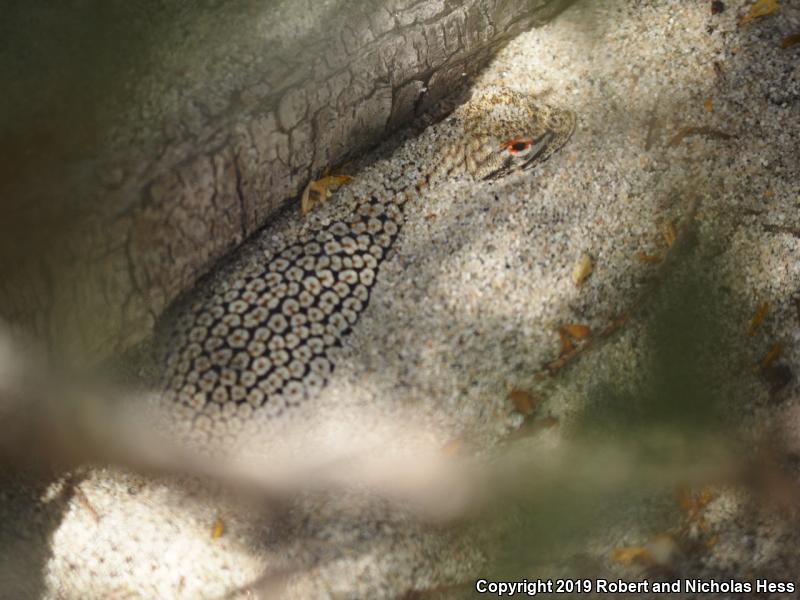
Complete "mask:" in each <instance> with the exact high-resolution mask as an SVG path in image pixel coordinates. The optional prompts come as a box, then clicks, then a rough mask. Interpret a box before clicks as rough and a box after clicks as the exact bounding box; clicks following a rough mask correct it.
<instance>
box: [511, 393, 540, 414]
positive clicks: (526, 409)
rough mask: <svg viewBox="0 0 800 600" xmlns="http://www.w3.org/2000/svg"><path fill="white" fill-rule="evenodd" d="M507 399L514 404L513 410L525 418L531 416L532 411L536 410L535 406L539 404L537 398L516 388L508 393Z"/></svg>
mask: <svg viewBox="0 0 800 600" xmlns="http://www.w3.org/2000/svg"><path fill="white" fill-rule="evenodd" d="M508 399H509V400H511V402H513V403H514V408H515V409H516V410H517V412H519V413H521V414H523V415H526V416H527V415H530V414H533V411H534V410H536V405H537V404H538V403H539V398H538V396H536V395H535V394H532V393H531V392H529V391H527V390H521V389H518V388H512V389H511V391H510V392H508Z"/></svg>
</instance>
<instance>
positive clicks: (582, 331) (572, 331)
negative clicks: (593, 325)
mask: <svg viewBox="0 0 800 600" xmlns="http://www.w3.org/2000/svg"><path fill="white" fill-rule="evenodd" d="M561 329H563V330H564V333H566V334H567V335H569V336H570V337H571V338H574V339H576V340H583V339H586V338H587V337H589V333H591V330H590V329H589V327H588V326H587V325H578V324H577V323H570V324H569V325H564V326H562V327H561Z"/></svg>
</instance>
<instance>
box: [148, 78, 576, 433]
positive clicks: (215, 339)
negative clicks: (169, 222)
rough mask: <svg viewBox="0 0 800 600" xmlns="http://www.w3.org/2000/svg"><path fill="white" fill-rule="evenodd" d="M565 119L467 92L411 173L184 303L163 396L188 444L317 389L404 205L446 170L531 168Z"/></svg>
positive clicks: (479, 174)
mask: <svg viewBox="0 0 800 600" xmlns="http://www.w3.org/2000/svg"><path fill="white" fill-rule="evenodd" d="M574 126H575V117H574V115H573V114H572V113H571V112H569V111H566V110H561V109H557V108H553V107H551V106H548V105H544V104H540V103H538V102H536V101H535V100H534V99H532V98H531V97H529V96H527V95H524V94H520V93H516V92H512V91H510V90H507V89H504V88H490V89H488V90H486V91H484V92H481V93H479V94H476V95H474V96H473V98H472V99H471V100H470V101H469V102H468V103H467V104H465V105H464V106H462V107H460V108H459V109H457V110H456V111H455V112H454V114H453V116H452V117H451V118H450V119H448V120H447V122H445V123H443V124H440V125H439V126H434V127H438V128H439V129H438V130H437V133H438V135H435V136H434V139H435V140H436V142H437V144H438V146H437V147H436V148H435V149H434V151H433V153H432V154H433V160H432V161H431V164H430V167H429V168H428V169H425V170H423V172H421V173H420V174H419V178H418V179H417V180H416V181H414V182H413V183H411V184H408V183H406V184H403V185H398V186H397V187H396V188H394V187H392V186H391V185H388V184H387V189H385V190H381V192H380V193H376V194H375V195H372V196H371V197H366V198H364V199H363V200H360V201H358V202H356V204H355V205H354V207H353V208H354V210H352V212H351V213H350V214H349V215H348V216H347V218H344V219H342V220H337V221H335V222H333V223H330V224H327V225H323V226H320V227H318V228H317V229H316V230H312V231H310V232H308V233H307V234H306V235H305V236H304V238H303V239H300V240H297V241H296V242H295V243H292V244H289V245H287V246H286V247H285V248H283V249H282V250H280V251H278V252H276V253H275V254H274V255H273V256H271V257H268V258H266V259H265V261H264V262H263V263H261V264H256V265H250V266H249V268H248V269H245V270H242V271H241V272H239V273H238V276H236V277H235V278H233V279H232V280H230V281H225V282H223V283H221V284H219V285H217V287H216V288H215V289H212V290H211V293H210V294H208V295H207V296H206V297H205V298H204V299H202V300H199V301H196V302H194V303H192V304H191V305H190V306H189V307H188V309H187V310H185V311H184V312H183V314H181V315H180V316H179V317H178V318H177V319H176V323H175V327H174V330H173V333H172V338H171V341H170V342H169V344H168V346H169V352H168V356H167V358H166V382H165V392H164V398H165V400H166V401H167V402H168V403H170V404H171V405H173V406H175V407H176V408H177V410H178V412H179V415H178V419H179V421H180V423H181V424H182V425H183V426H184V429H185V430H186V431H187V432H188V433H189V434H190V436H191V437H193V438H194V439H195V440H196V441H207V440H209V439H215V440H222V441H232V440H234V439H235V438H236V436H237V435H238V434H239V433H240V431H241V430H242V429H243V427H244V426H245V424H247V422H248V421H249V420H251V419H252V418H254V416H262V415H263V416H264V417H266V418H274V417H277V416H279V415H280V414H281V413H282V412H283V411H285V410H288V409H291V408H292V407H294V406H297V405H299V404H301V403H302V402H304V401H305V400H307V399H309V398H312V397H314V396H315V395H316V394H318V393H319V392H320V391H321V390H322V388H323V387H324V386H325V384H326V382H327V381H328V380H329V378H330V376H331V374H332V372H333V370H334V368H335V365H336V354H337V351H338V348H339V347H340V346H341V343H342V340H343V338H344V337H345V336H346V335H347V334H348V332H350V330H351V329H352V327H353V326H354V325H355V324H356V321H357V320H358V318H359V315H360V314H361V313H362V312H363V311H364V309H365V308H366V307H367V304H368V303H369V299H370V293H371V290H372V288H373V286H374V285H375V282H376V278H377V276H378V272H379V268H380V264H381V261H382V260H383V259H384V257H385V256H386V253H387V251H388V250H389V249H390V248H391V246H392V244H393V243H394V241H395V240H396V239H397V236H398V234H399V232H400V228H401V227H402V225H403V222H404V218H405V217H404V206H405V205H406V204H407V202H409V201H410V200H412V199H416V198H418V197H420V196H424V193H425V189H426V187H428V186H433V185H437V184H439V183H441V182H442V181H445V180H447V179H450V178H453V177H457V176H468V177H472V178H474V179H475V180H485V179H496V178H498V177H502V176H503V175H505V174H507V173H510V172H512V171H519V170H526V169H530V168H531V167H533V166H534V165H536V164H538V163H540V162H541V161H543V160H545V159H546V158H547V157H549V156H550V155H551V154H552V153H553V152H555V151H556V150H558V149H559V148H560V147H561V146H563V144H564V143H565V142H566V141H567V140H568V139H569V137H570V135H571V133H572V131H573V129H574ZM409 169H411V165H409ZM255 413H258V415H256V414H255Z"/></svg>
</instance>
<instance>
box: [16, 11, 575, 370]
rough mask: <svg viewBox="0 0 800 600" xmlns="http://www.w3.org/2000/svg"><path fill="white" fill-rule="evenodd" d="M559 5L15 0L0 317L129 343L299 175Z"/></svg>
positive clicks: (411, 112)
mask: <svg viewBox="0 0 800 600" xmlns="http://www.w3.org/2000/svg"><path fill="white" fill-rule="evenodd" d="M569 3H570V0H525V1H519V2H517V1H514V2H511V1H510V0H437V1H432V2H409V1H407V0H362V1H360V2H355V3H351V2H344V0H340V1H338V2H330V3H326V4H325V5H324V6H322V5H319V3H315V2H313V1H312V0H299V1H292V2H290V1H288V0H283V1H280V2H277V3H266V2H255V1H250V2H247V1H244V0H242V1H238V2H230V3H218V2H213V1H212V0H205V1H200V2H194V3H180V2H178V3H172V4H170V5H169V6H167V5H165V4H164V3H160V2H157V1H156V0H145V1H143V2H137V3H130V5H128V4H125V5H116V4H114V5H113V7H112V5H109V4H107V3H103V4H102V7H104V8H102V9H101V10H100V11H95V12H92V18H88V16H89V12H91V11H94V10H95V8H97V7H93V6H92V3H91V2H90V3H88V4H82V5H80V6H78V5H74V6H72V5H62V4H60V3H59V4H57V3H42V5H40V6H36V7H31V6H30V5H29V4H26V3H22V2H18V3H13V2H12V6H11V8H10V9H9V10H8V11H7V14H6V17H7V18H4V24H2V25H0V39H5V40H7V43H8V45H9V47H12V46H13V47H19V48H29V50H30V51H29V52H19V53H13V54H14V56H11V54H12V53H8V54H6V55H5V56H2V57H0V73H3V74H4V75H8V76H9V77H8V80H9V82H13V84H12V83H9V86H10V87H9V86H6V87H8V88H9V89H10V90H11V93H8V94H6V96H5V97H4V98H3V99H0V114H2V115H6V118H7V119H8V122H7V123H0V125H2V128H0V131H2V132H3V133H2V138H0V165H2V166H0V197H2V198H4V201H5V203H6V206H5V209H4V212H5V216H6V218H5V219H3V221H2V223H1V224H0V273H2V283H3V285H2V286H0V314H1V315H2V316H3V318H4V319H6V320H7V321H8V322H9V323H11V324H13V325H14V326H15V327H17V328H21V329H23V330H26V331H32V332H34V333H36V334H37V335H38V336H40V337H42V338H44V339H45V340H46V341H47V342H48V343H49V345H50V347H51V349H52V351H53V353H54V355H56V356H64V355H69V356H71V357H73V359H74V360H79V361H85V360H98V359H102V358H104V357H107V356H108V355H110V354H111V353H113V352H115V351H119V350H122V349H125V348H127V347H129V346H130V345H132V344H134V343H135V342H137V341H139V340H141V339H142V338H144V337H145V336H146V335H148V334H149V333H150V331H151V329H152V326H153V323H154V319H155V318H156V317H157V316H158V315H159V314H161V313H162V312H163V310H164V309H165V308H166V306H167V305H168V304H169V303H170V302H171V301H172V300H174V299H175V298H176V297H177V296H178V295H179V294H181V293H182V292H183V291H185V290H186V289H188V288H189V287H191V286H192V285H193V284H194V283H195V282H196V281H197V279H198V278H199V277H200V276H202V275H203V274H204V273H205V272H206V271H208V269H209V268H210V267H211V266H212V265H213V264H214V262H215V261H217V260H218V259H220V258H221V257H222V256H223V255H224V254H225V253H227V252H229V251H231V250H232V249H233V248H235V247H236V245H237V244H239V243H241V241H242V240H243V239H244V238H245V237H247V236H248V235H251V234H252V233H253V232H254V231H256V230H257V229H258V228H259V227H261V226H263V225H264V224H265V223H266V222H267V221H268V220H269V217H270V215H271V214H273V213H274V211H275V210H277V209H278V208H279V207H280V206H281V205H282V204H284V203H285V202H287V201H289V200H291V199H293V198H295V197H296V196H297V195H298V194H299V192H300V191H301V190H302V188H303V186H304V185H305V184H306V183H307V180H308V178H309V177H314V176H318V175H319V173H320V172H321V171H322V170H323V169H324V167H325V166H326V165H331V164H336V163H340V162H342V161H344V160H345V159H346V158H347V157H349V156H352V155H354V154H357V153H359V152H363V151H364V150H365V149H366V148H367V147H369V146H370V145H372V144H375V143H376V142H378V141H380V140H381V139H382V138H383V137H385V136H386V135H387V134H388V133H389V132H390V131H391V130H393V129H395V128H397V127H399V126H400V125H402V124H403V123H405V122H407V121H408V120H409V119H411V118H413V117H414V116H416V115H418V114H419V113H420V112H423V111H426V110H428V109H429V108H430V107H431V106H432V105H434V104H435V103H436V102H437V101H438V100H440V99H441V98H442V97H444V96H445V95H446V94H447V93H448V92H449V91H451V90H452V89H454V88H455V87H457V86H458V85H459V83H461V82H463V81H464V79H465V77H464V76H463V74H464V73H466V75H467V77H466V79H468V78H469V76H471V75H474V74H475V73H476V72H477V71H478V70H479V69H480V68H482V67H483V65H484V64H485V63H486V62H487V61H488V59H489V58H490V57H491V56H492V54H494V53H495V52H496V51H497V50H498V49H499V48H500V47H501V46H502V45H503V44H504V43H505V42H506V41H507V40H509V39H510V38H511V37H513V36H514V35H516V34H517V33H519V32H521V31H523V30H525V29H528V28H530V27H532V26H535V25H538V24H541V23H544V22H545V21H547V20H548V19H549V18H551V17H552V16H554V15H555V14H556V13H557V12H558V11H559V10H561V9H563V8H564V7H565V6H566V5H567V4H569ZM48 4H52V5H51V6H48ZM96 14H99V15H100V16H99V17H98V16H95V15H96ZM84 17H86V18H84ZM87 23H88V25H87ZM84 29H85V30H84ZM47 39H49V40H50V42H48V43H43V42H41V40H47ZM36 44H38V46H37V45H36ZM112 49H113V51H112ZM87 73H89V75H87Z"/></svg>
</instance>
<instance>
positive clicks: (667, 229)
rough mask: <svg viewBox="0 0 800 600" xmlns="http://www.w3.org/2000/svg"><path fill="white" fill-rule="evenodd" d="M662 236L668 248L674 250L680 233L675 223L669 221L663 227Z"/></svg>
mask: <svg viewBox="0 0 800 600" xmlns="http://www.w3.org/2000/svg"><path fill="white" fill-rule="evenodd" d="M661 235H663V236H664V241H665V242H666V243H667V247H668V248H672V244H674V243H675V240H676V239H678V232H677V230H676V229H675V223H673V222H672V221H668V222H667V223H664V224H663V225H662V226H661Z"/></svg>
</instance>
